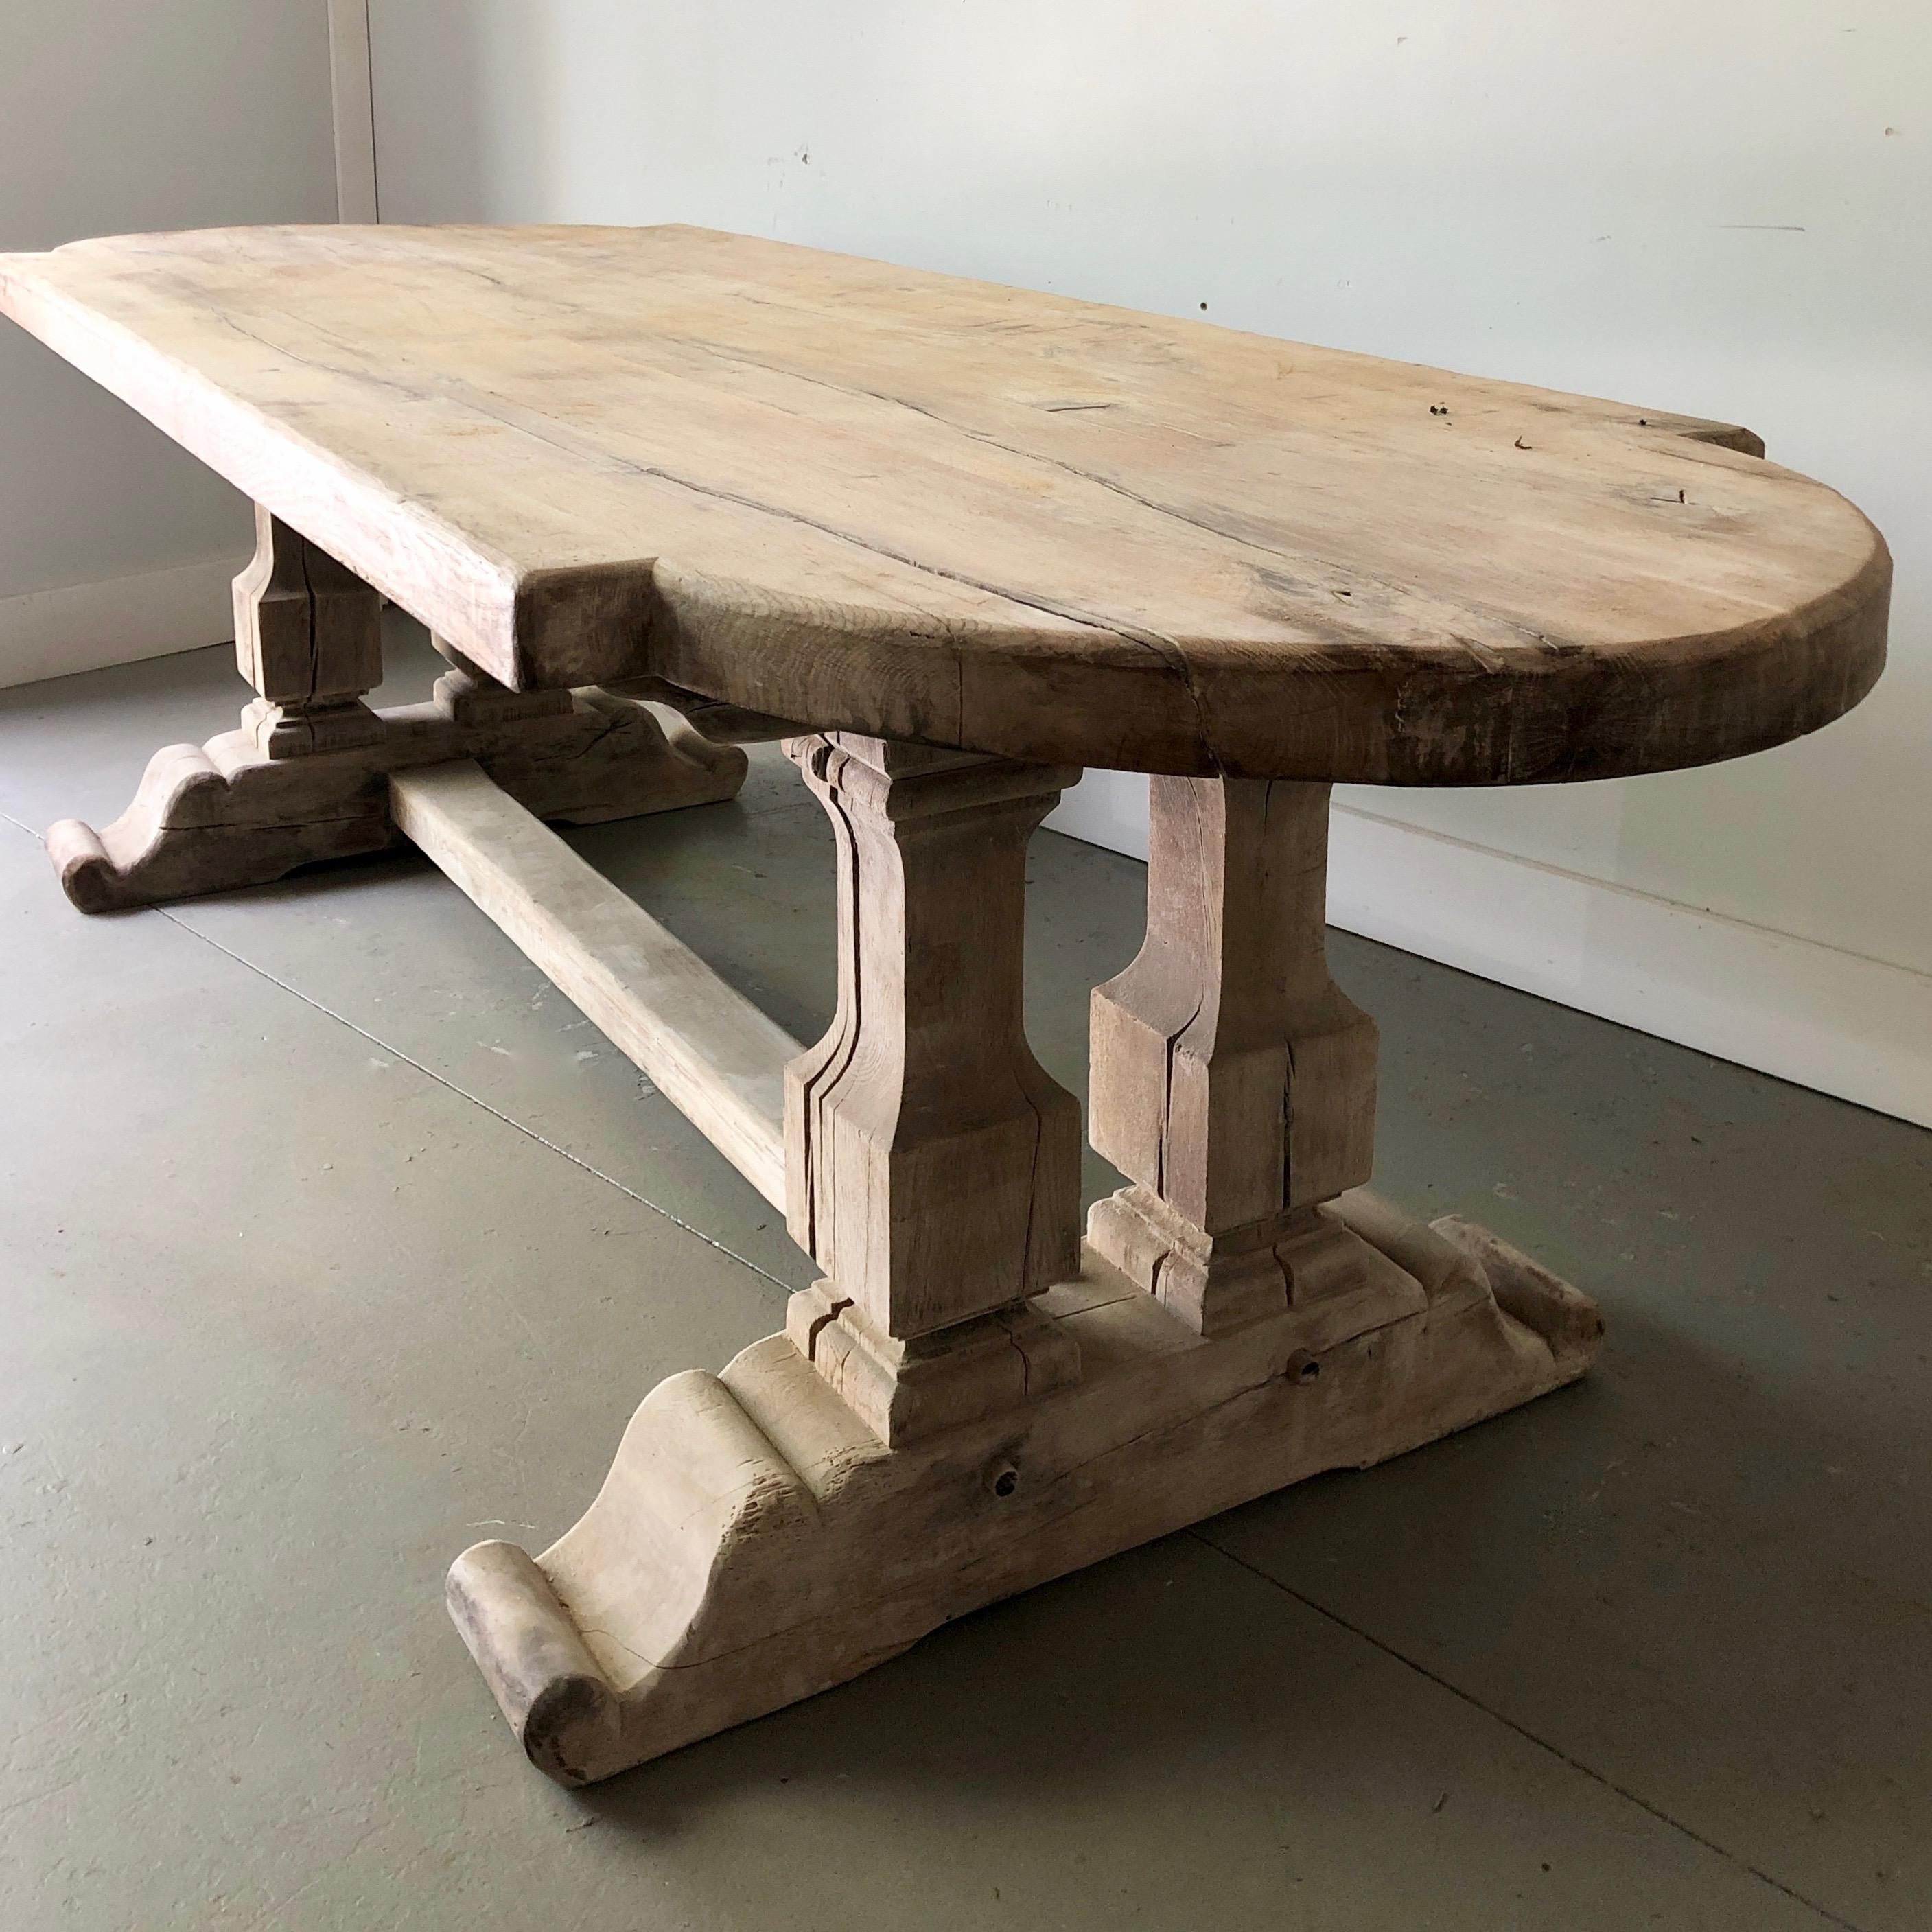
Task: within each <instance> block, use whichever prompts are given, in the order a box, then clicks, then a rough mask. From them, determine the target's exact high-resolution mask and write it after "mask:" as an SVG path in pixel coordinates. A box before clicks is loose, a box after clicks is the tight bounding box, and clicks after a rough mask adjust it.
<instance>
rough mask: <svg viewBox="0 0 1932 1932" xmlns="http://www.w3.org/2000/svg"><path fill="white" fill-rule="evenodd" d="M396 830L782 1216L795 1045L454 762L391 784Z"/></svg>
mask: <svg viewBox="0 0 1932 1932" xmlns="http://www.w3.org/2000/svg"><path fill="white" fill-rule="evenodd" d="M389 797H390V805H391V813H392V817H394V819H395V823H396V826H397V828H398V829H399V830H400V831H401V832H404V834H406V835H407V836H408V837H409V838H410V839H411V840H412V841H414V843H415V844H417V845H418V846H419V847H421V848H422V850H423V851H424V852H425V853H427V854H428V856H429V857H431V859H434V860H435V862H437V865H439V866H440V867H441V868H442V869H443V871H444V872H445V873H446V874H448V876H449V877H450V878H451V879H452V880H454V881H455V883H456V884H457V885H458V886H460V888H461V889H462V890H463V892H466V893H467V894H468V895H469V897H470V898H472V899H473V900H474V901H475V903H476V904H477V905H478V907H481V909H482V910H483V911H484V913H487V915H488V916H490V918H491V919H493V920H494V921H495V922H496V924H497V925H498V926H500V927H501V928H502V929H503V931H504V932H505V933H507V934H508V935H509V937H510V938H511V939H512V940H513V941H515V943H516V944H517V946H518V947H520V948H521V950H523V952H524V953H526V954H527V955H528V956H529V958H530V959H531V960H532V962H535V965H538V967H540V968H541V969H542V970H543V971H544V973H545V974H547V975H548V976H549V977H550V980H552V981H553V983H554V984H555V985H556V987H557V989H558V990H559V992H562V994H563V995H565V997H566V998H568V999H569V1000H571V1001H572V1002H574V1004H575V1005H576V1006H577V1007H578V1008H579V1010H580V1011H582V1012H583V1013H584V1014H585V1015H586V1016H587V1017H588V1018H589V1019H590V1020H591V1021H592V1022H593V1023H594V1024H595V1025H596V1026H597V1028H598V1029H599V1031H601V1032H602V1034H604V1037H605V1038H606V1039H607V1040H610V1042H611V1043H612V1044H613V1046H616V1048H617V1049H618V1050H619V1052H622V1053H623V1054H624V1055H626V1056H627V1057H628V1058H630V1059H631V1060H632V1061H634V1062H635V1063H636V1064H637V1065H638V1066H639V1067H641V1068H643V1070H644V1072H645V1073H647V1074H648V1075H649V1076H650V1078H651V1079H652V1080H653V1081H654V1082H655V1083H656V1084H657V1085H658V1088H659V1089H660V1091H661V1092H662V1093H663V1094H664V1097H665V1098H666V1099H667V1100H669V1101H670V1103H671V1104H672V1105H673V1106H675V1107H676V1108H677V1109H679V1111H680V1112H682V1113H683V1114H684V1115H685V1118H687V1119H688V1120H690V1121H692V1122H693V1123H694V1124H695V1125H696V1126H697V1127H698V1128H699V1130H700V1131H701V1132H702V1133H703V1135H704V1136H705V1138H706V1139H707V1140H709V1142H711V1144H712V1146H714V1147H715V1148H717V1150H718V1152H719V1153H720V1154H722V1155H723V1156H724V1158H725V1159H726V1160H728V1161H729V1162H730V1163H731V1165H732V1166H733V1167H735V1168H736V1169H737V1170H738V1172H739V1173H740V1174H742V1175H743V1176H744V1177H745V1179H746V1180H747V1181H749V1182H750V1183H751V1185H752V1186H753V1187H755V1188H756V1189H757V1190H758V1192H759V1193H760V1194H762V1195H763V1196H764V1197H765V1199H766V1200H767V1201H769V1202H771V1203H772V1205H774V1206H775V1207H776V1208H778V1209H779V1210H780V1211H783V1209H784V1203H785V1166H784V1070H785V1067H786V1065H787V1063H788V1062H789V1061H791V1060H792V1059H793V1058H795V1057H796V1055H797V1053H798V1052H799V1045H798V1043H797V1041H796V1040H793V1038H792V1037H791V1036H790V1034H788V1033H787V1032H786V1031H784V1028H782V1027H781V1026H780V1025H778V1023H777V1022H775V1020H772V1019H767V1018H766V1016H765V1015H764V1014H763V1013H761V1012H760V1011H759V1010H758V1009H757V1007H754V1005H752V1004H751V1001H749V1000H748V999H746V998H745V996H744V995H742V993H739V992H737V991H736V990H735V989H733V988H732V987H730V986H727V985H726V984H725V983H724V981H723V980H721V979H720V978H719V977H718V975H717V974H716V973H715V972H714V971H712V969H711V968H709V966H707V965H706V964H705V963H704V962H703V960H702V959H699V957H698V956H697V954H696V953H693V952H692V951H691V949H690V948H689V947H688V946H686V945H685V944H684V943H683V942H682V941H681V940H679V938H676V935H673V934H672V933H670V932H667V931H666V930H665V929H664V927H662V926H660V925H659V924H658V922H657V921H656V920H655V919H653V918H652V916H650V914H649V913H647V912H646V911H645V910H644V909H643V907H642V906H640V905H639V904H637V902H636V901H634V900H633V899H631V898H628V897H627V896H626V895H625V894H624V893H622V892H619V890H618V889H617V888H616V886H613V885H612V884H611V883H610V881H609V880H607V879H606V878H605V877H604V876H603V874H601V873H600V872H598V871H597V870H596V869H595V868H594V867H593V866H591V865H587V864H586V862H584V861H583V859H580V858H579V857H578V856H577V854H576V853H574V852H573V851H572V850H571V849H570V847H568V845H566V844H565V843H564V842H563V841H562V839H561V838H559V837H558V836H557V835H556V833H555V832H552V831H551V830H550V829H549V828H548V827H547V826H545V825H544V823H543V822H542V821H541V820H540V819H538V818H537V817H535V816H533V815H532V814H531V813H529V812H528V811H525V810H524V809H523V807H522V806H521V805H519V804H518V803H517V801H516V800H515V799H513V798H512V797H511V796H510V795H509V794H508V793H507V792H505V791H504V790H502V788H501V787H499V786H497V785H496V784H493V783H492V782H491V781H490V778H489V776H488V775H487V773H485V772H484V769H483V768H482V766H480V765H478V764H477V763H475V762H474V761H473V760H469V759H459V760H455V761H454V762H452V763H447V764H440V765H431V766H424V767H422V768H421V769H417V770H414V771H407V772H395V773H394V774H392V776H391V778H390V779H389Z"/></svg>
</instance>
